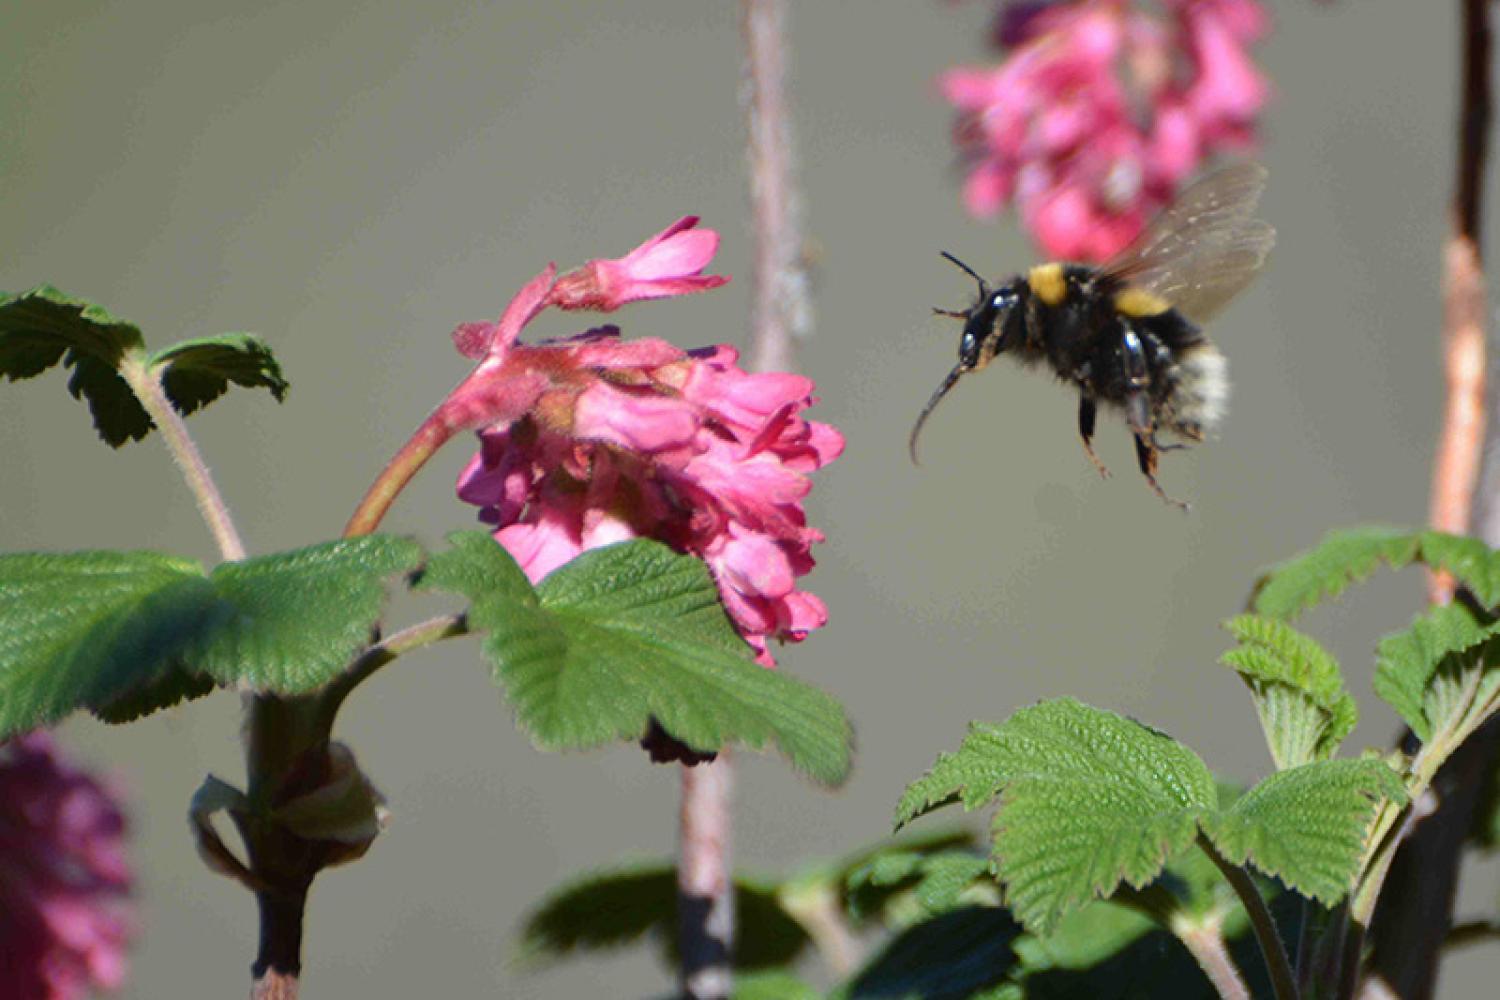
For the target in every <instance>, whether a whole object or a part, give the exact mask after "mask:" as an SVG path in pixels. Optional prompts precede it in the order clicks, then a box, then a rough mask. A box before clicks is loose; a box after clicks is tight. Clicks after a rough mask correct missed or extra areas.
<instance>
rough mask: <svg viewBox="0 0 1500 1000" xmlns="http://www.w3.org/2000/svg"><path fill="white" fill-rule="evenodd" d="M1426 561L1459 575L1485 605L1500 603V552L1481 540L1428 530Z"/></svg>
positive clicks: (1424, 539) (1424, 541) (1425, 535)
mask: <svg viewBox="0 0 1500 1000" xmlns="http://www.w3.org/2000/svg"><path fill="white" fill-rule="evenodd" d="M1422 561H1423V562H1425V563H1426V564H1427V565H1429V566H1431V567H1433V568H1435V569H1445V570H1447V571H1448V572H1450V573H1452V574H1453V575H1454V576H1456V577H1458V579H1459V581H1460V582H1462V583H1463V585H1464V586H1466V587H1468V588H1469V590H1470V591H1471V592H1472V593H1473V594H1474V596H1475V597H1476V598H1478V599H1479V603H1480V604H1482V605H1484V606H1485V607H1487V608H1493V607H1494V606H1495V605H1497V604H1500V554H1497V553H1496V552H1495V551H1494V550H1493V549H1491V548H1490V547H1489V546H1488V545H1486V544H1484V542H1482V541H1480V540H1479V539H1477V538H1467V537H1464V536H1462V535H1449V534H1444V533H1443V532H1441V531H1425V532H1423V533H1422Z"/></svg>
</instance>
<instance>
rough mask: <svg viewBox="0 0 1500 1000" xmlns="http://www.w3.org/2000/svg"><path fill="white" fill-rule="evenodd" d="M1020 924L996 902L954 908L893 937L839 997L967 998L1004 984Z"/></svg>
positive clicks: (888, 999)
mask: <svg viewBox="0 0 1500 1000" xmlns="http://www.w3.org/2000/svg"><path fill="white" fill-rule="evenodd" d="M1020 932H1021V928H1020V926H1019V925H1018V924H1016V922H1015V921H1014V920H1012V919H1011V917H1010V914H1008V913H1006V912H1005V911H1004V910H1002V909H999V908H996V907H993V906H968V907H964V908H962V909H958V910H950V911H948V912H946V913H943V914H941V915H939V916H936V917H934V918H932V919H931V920H927V921H923V922H922V923H919V924H916V925H914V926H912V927H909V928H907V929H906V930H905V931H903V932H902V933H900V934H898V935H897V936H896V937H895V938H894V939H893V940H891V941H890V942H889V943H888V944H887V945H886V946H885V947H884V948H882V949H881V950H880V952H879V953H878V954H876V955H875V957H874V958H872V959H871V960H870V961H869V963H867V964H866V965H865V967H864V968H863V969H861V970H860V972H859V973H858V975H856V976H855V977H854V978H853V979H852V980H851V981H850V982H849V983H848V984H847V985H845V986H843V987H841V988H840V989H838V990H836V991H835V992H834V993H833V994H832V997H833V998H836V1000H875V998H877V997H878V998H880V1000H897V998H901V1000H906V998H915V1000H967V998H969V997H971V996H972V995H973V994H974V993H975V992H976V991H978V990H982V989H988V988H991V987H994V986H998V985H1000V984H1001V983H1003V982H1004V981H1005V979H1006V977H1007V975H1008V974H1009V972H1010V970H1011V968H1012V967H1013V966H1014V965H1015V961H1016V958H1015V953H1014V952H1013V951H1012V950H1011V943H1012V942H1013V941H1014V940H1015V939H1016V937H1017V935H1019V934H1020Z"/></svg>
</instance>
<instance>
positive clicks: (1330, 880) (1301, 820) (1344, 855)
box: [1203, 759, 1406, 906]
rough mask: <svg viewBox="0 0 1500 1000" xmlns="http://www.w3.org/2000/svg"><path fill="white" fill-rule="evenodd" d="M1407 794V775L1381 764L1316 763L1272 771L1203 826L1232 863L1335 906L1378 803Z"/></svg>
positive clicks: (1351, 878) (1346, 887) (1349, 881)
mask: <svg viewBox="0 0 1500 1000" xmlns="http://www.w3.org/2000/svg"><path fill="white" fill-rule="evenodd" d="M1405 798H1406V792H1405V789H1404V787H1403V785H1402V783H1401V779H1400V778H1399V777H1398V776H1397V775H1396V773H1395V772H1394V771H1392V770H1391V768H1390V767H1389V766H1388V765H1387V764H1385V762H1383V761H1380V760H1370V759H1362V760H1326V761H1318V762H1316V763H1312V764H1305V765H1303V766H1301V767H1295V768H1292V769H1291V770H1289V771H1279V772H1277V773H1276V774H1273V775H1271V776H1270V777H1269V778H1266V779H1265V780H1264V781H1262V782H1261V783H1260V784H1258V785H1256V786H1255V787H1254V788H1252V789H1250V791H1248V792H1246V793H1245V794H1244V795H1243V796H1241V797H1240V799H1239V800H1238V801H1236V802H1235V803H1234V805H1232V806H1230V807H1229V808H1228V809H1227V810H1225V811H1224V812H1223V813H1220V814H1218V815H1215V816H1208V817H1205V818H1204V821H1203V826H1204V831H1205V832H1206V833H1207V835H1208V837H1209V839H1210V840H1211V841H1212V842H1213V844H1214V846H1215V847H1216V848H1218V850H1219V852H1220V853H1221V854H1223V855H1224V857H1225V858H1227V859H1228V860H1229V861H1231V862H1233V863H1234V864H1245V863H1246V862H1249V863H1250V864H1253V865H1254V866H1255V867H1256V868H1258V869H1260V870H1261V871H1263V872H1265V873H1266V874H1267V875H1272V876H1275V877H1276V878H1279V879H1281V880H1282V881H1283V882H1285V883H1286V884H1287V885H1288V886H1290V887H1291V888H1293V889H1295V890H1296V891H1297V892H1300V893H1301V894H1302V895H1304V896H1310V897H1312V898H1313V899H1316V900H1317V901H1319V902H1320V903H1323V904H1324V905H1325V906H1332V905H1334V904H1335V903H1337V902H1339V900H1341V899H1343V897H1344V895H1345V894H1346V893H1347V892H1348V891H1349V889H1350V888H1351V887H1352V885H1353V882H1354V877H1355V876H1356V875H1357V874H1358V873H1359V863H1360V859H1361V858H1362V857H1363V854H1364V846H1365V844H1364V839H1365V831H1366V830H1367V828H1368V827H1369V825H1370V821H1371V820H1372V819H1373V818H1374V816H1375V809H1376V807H1377V806H1378V805H1379V804H1380V802H1381V800H1382V799H1393V800H1395V801H1398V802H1400V801H1404V800H1405Z"/></svg>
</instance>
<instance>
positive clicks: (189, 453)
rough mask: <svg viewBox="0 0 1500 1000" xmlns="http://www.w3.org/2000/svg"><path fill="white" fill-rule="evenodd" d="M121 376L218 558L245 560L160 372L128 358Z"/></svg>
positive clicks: (226, 512)
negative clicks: (157, 433)
mask: <svg viewBox="0 0 1500 1000" xmlns="http://www.w3.org/2000/svg"><path fill="white" fill-rule="evenodd" d="M120 376H121V377H122V378H124V379H125V382H126V384H127V385H129V386H130V391H131V392H133V393H134V394H135V397H136V399H138V400H140V402H141V406H143V407H145V410H146V413H147V414H149V415H150V417H151V420H152V422H153V423H155V424H156V427H157V429H158V430H160V431H161V436H162V440H163V441H165V442H166V444H167V449H168V450H169V451H171V453H172V458H173V459H174V460H175V461H176V462H177V467H178V468H179V469H181V470H182V475H183V478H185V479H186V480H187V485H188V489H189V490H191V491H192V493H193V499H194V500H196V501H197V503H198V512H199V513H201V514H202V515H203V520H204V521H206V522H207V523H208V530H209V531H210V532H212V533H213V536H214V542H215V543H216V544H217V545H218V547H219V555H221V556H222V557H223V558H224V559H225V561H227V562H235V561H237V560H240V559H243V558H245V543H244V542H242V541H241V540H240V534H239V531H238V530H236V529H235V526H234V520H233V519H232V518H231V517H230V516H229V505H228V504H227V503H225V502H224V496H223V494H221V493H220V492H219V487H218V486H217V485H216V484H215V483H214V477H213V474H212V473H210V472H209V471H208V463H207V462H205V461H203V454H202V453H201V452H200V451H198V445H197V444H195V443H194V442H193V437H192V435H191V434H189V433H188V429H187V423H186V421H184V420H183V419H182V414H180V413H178V412H177V409H176V407H174V406H173V405H172V402H171V400H169V399H167V393H166V390H165V389H164V388H162V384H161V375H160V373H159V372H157V371H152V370H149V369H147V367H146V365H145V363H144V362H143V360H142V359H140V358H137V357H127V358H125V359H124V360H123V361H122V362H121V364H120Z"/></svg>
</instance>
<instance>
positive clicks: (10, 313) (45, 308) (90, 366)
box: [0, 285, 151, 448]
mask: <svg viewBox="0 0 1500 1000" xmlns="http://www.w3.org/2000/svg"><path fill="white" fill-rule="evenodd" d="M144 347H145V345H144V342H143V341H142V340H141V331H140V330H139V329H137V328H136V327H135V326H133V325H132V324H130V323H126V322H124V321H122V320H118V319H116V318H115V317H113V316H111V315H110V314H109V313H108V312H106V311H105V310H104V309H102V308H101V307H99V306H96V305H91V304H90V303H88V302H84V301H82V300H81V299H74V298H70V297H69V296H67V295H64V294H63V293H62V292H60V291H58V290H57V289H56V288H53V287H51V286H49V285H42V286H40V287H38V288H33V289H32V290H31V291H29V292H22V293H21V294H19V295H11V296H7V297H5V298H3V299H0V374H3V375H5V376H6V377H8V378H10V379H11V380H13V381H14V380H16V379H23V378H32V377H34V376H37V375H40V374H41V373H42V372H44V371H46V370H47V369H48V368H51V367H52V366H53V365H55V364H57V363H58V362H59V361H61V362H63V364H64V365H65V366H67V367H68V368H71V369H72V370H73V374H72V377H71V378H70V379H69V380H68V391H70V392H71V393H72V394H73V396H74V398H75V399H84V400H86V401H87V402H88V404H89V410H90V412H92V413H93V416H94V427H95V428H96V429H97V430H98V431H99V436H100V437H102V438H103V439H104V440H105V441H106V442H108V443H109V444H110V445H112V446H113V447H116V448H118V447H119V446H120V445H122V444H124V443H125V442H126V441H130V440H140V439H141V438H143V437H145V436H146V434H147V433H148V432H149V431H150V430H151V418H150V417H148V416H147V415H146V411H145V409H143V408H142V407H141V404H140V403H139V402H137V401H136V398H135V395H134V394H133V393H132V392H131V391H130V387H129V386H128V385H126V383H125V380H124V379H123V378H121V377H120V374H119V371H118V369H119V367H120V364H121V362H122V361H123V359H124V358H125V356H126V355H128V354H137V353H141V352H142V351H143V350H144Z"/></svg>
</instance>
